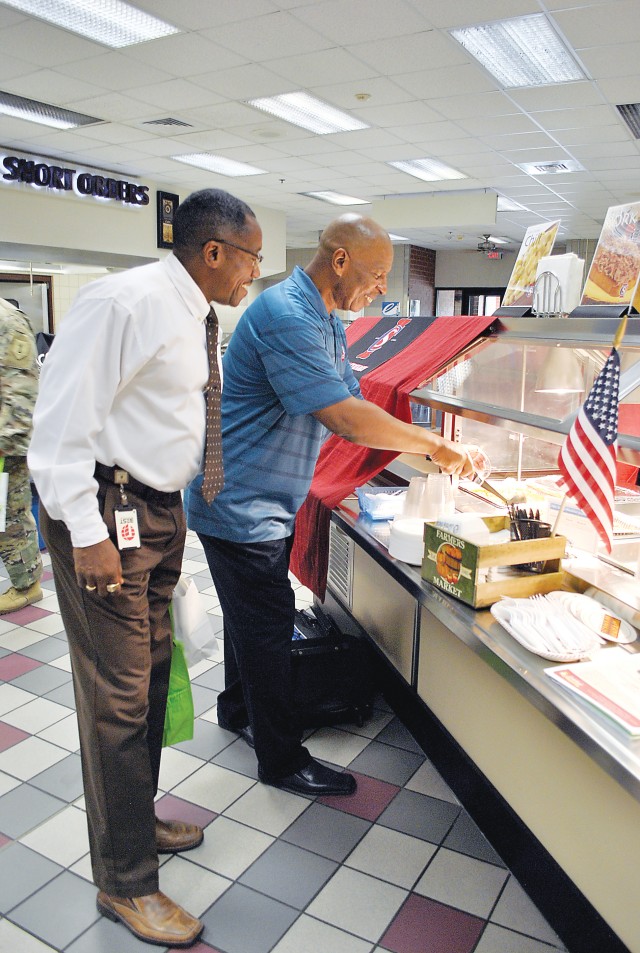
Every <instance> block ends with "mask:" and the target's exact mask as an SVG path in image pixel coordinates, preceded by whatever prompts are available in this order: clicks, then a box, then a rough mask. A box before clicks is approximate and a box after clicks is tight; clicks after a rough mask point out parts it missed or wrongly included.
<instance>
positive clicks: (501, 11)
mask: <svg viewBox="0 0 640 953" xmlns="http://www.w3.org/2000/svg"><path fill="white" fill-rule="evenodd" d="M428 11H429V18H430V20H431V21H432V23H433V25H434V26H436V27H440V28H442V29H445V30H446V29H451V28H453V27H457V26H470V25H472V24H474V23H486V22H487V21H489V20H504V19H507V18H510V17H519V16H524V15H525V14H527V13H540V6H539V4H538V3H537V2H536V0H488V2H486V3H484V4H483V5H482V7H479V6H478V3H477V2H476V0H456V2H455V3H452V2H451V0H429V3H428Z"/></svg>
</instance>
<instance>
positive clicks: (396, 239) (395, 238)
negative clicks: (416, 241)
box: [389, 232, 409, 242]
mask: <svg viewBox="0 0 640 953" xmlns="http://www.w3.org/2000/svg"><path fill="white" fill-rule="evenodd" d="M389 238H390V239H391V241H392V242H408V241H409V239H408V238H405V237H404V236H403V235H393V234H392V233H391V232H389Z"/></svg>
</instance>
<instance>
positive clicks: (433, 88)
mask: <svg viewBox="0 0 640 953" xmlns="http://www.w3.org/2000/svg"><path fill="white" fill-rule="evenodd" d="M394 80H395V82H396V83H397V84H398V86H402V87H403V88H404V89H407V90H408V91H409V92H410V93H413V94H414V95H415V96H420V97H422V98H423V99H424V100H425V101H426V102H428V101H429V100H430V99H439V98H441V97H443V96H459V95H463V94H464V95H467V94H468V92H469V90H470V89H472V90H473V91H474V93H483V92H489V91H491V90H496V89H497V88H498V84H497V83H496V81H495V80H493V79H492V78H491V77H490V76H489V74H488V73H486V72H485V71H484V70H483V69H481V68H480V67H479V66H475V65H474V64H473V63H461V64H460V66H458V67H457V69H455V70H442V69H425V70H415V71H414V72H412V73H398V74H396V75H395V76H394Z"/></svg>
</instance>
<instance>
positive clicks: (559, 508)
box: [551, 493, 567, 536]
mask: <svg viewBox="0 0 640 953" xmlns="http://www.w3.org/2000/svg"><path fill="white" fill-rule="evenodd" d="M566 502H567V494H566V493H565V495H564V496H563V497H562V502H561V503H560V506H559V507H558V513H557V515H556V518H555V520H554V522H553V528H552V530H551V536H555V535H556V533H557V532H558V523H559V522H560V517H561V516H562V511H563V510H564V505H565V503H566Z"/></svg>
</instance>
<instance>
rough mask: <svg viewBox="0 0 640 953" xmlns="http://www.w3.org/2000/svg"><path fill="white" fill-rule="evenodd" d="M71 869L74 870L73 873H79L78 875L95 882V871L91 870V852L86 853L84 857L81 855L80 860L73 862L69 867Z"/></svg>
mask: <svg viewBox="0 0 640 953" xmlns="http://www.w3.org/2000/svg"><path fill="white" fill-rule="evenodd" d="M69 870H70V871H72V873H74V874H77V875H78V877H82V878H83V879H84V880H88V881H89V883H91V884H92V883H93V871H92V870H91V855H90V854H85V855H84V857H81V858H80V860H77V861H76V862H75V864H72V866H71V867H69Z"/></svg>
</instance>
